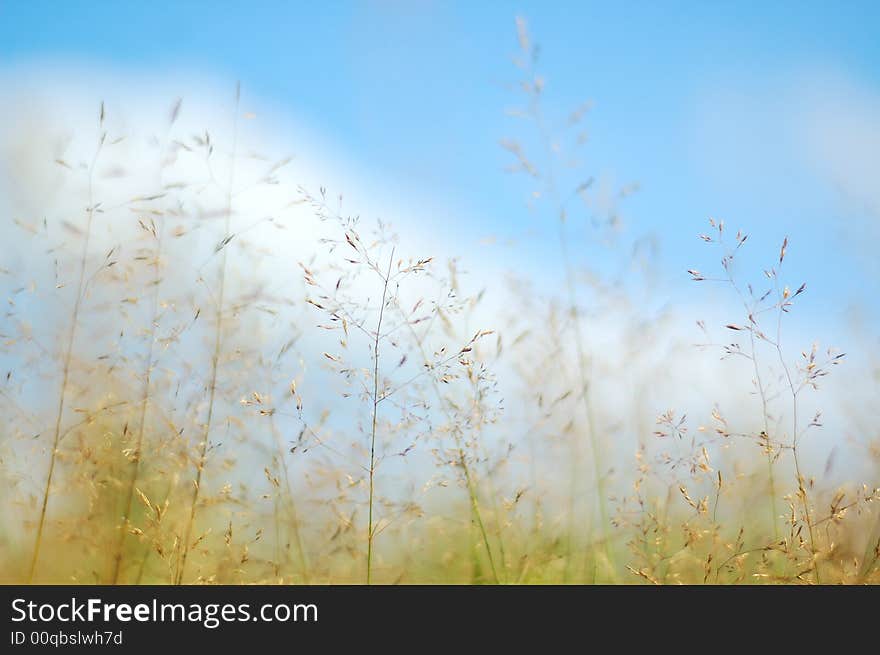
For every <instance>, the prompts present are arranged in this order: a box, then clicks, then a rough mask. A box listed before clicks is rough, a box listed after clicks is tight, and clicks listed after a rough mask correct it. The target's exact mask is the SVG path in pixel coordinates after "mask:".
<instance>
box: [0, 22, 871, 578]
mask: <svg viewBox="0 0 880 655" xmlns="http://www.w3.org/2000/svg"><path fill="white" fill-rule="evenodd" d="M518 29H519V32H518V36H519V46H520V51H519V54H518V56H517V58H516V64H517V70H518V73H519V79H518V80H517V82H516V83H515V85H514V86H515V89H516V92H515V93H516V97H517V102H519V103H521V105H522V106H521V108H519V109H516V110H514V111H513V112H512V113H513V114H515V115H517V116H519V117H520V118H522V119H523V122H522V125H523V129H522V130H521V133H519V134H518V135H517V138H511V139H508V140H505V141H504V142H503V144H502V145H503V147H504V148H505V150H507V151H508V152H509V153H510V154H511V156H512V162H513V163H512V165H511V170H512V171H514V172H518V173H522V174H524V175H525V179H526V180H527V184H528V188H527V189H526V191H527V193H528V197H529V201H530V203H531V205H532V208H533V210H534V212H535V214H536V215H537V216H538V217H539V218H540V219H541V220H542V221H543V225H545V226H546V228H547V230H548V232H555V233H556V237H558V248H559V250H558V254H559V257H558V259H559V266H558V269H559V270H558V272H556V273H554V275H555V276H556V279H557V280H558V285H556V286H557V287H558V288H551V289H546V288H538V289H536V288H535V287H534V285H533V284H532V281H530V280H528V279H516V278H515V279H513V281H512V284H511V289H510V290H507V291H505V290H503V289H498V288H480V286H479V285H476V288H474V284H473V281H472V280H470V279H469V278H468V276H467V272H466V271H465V270H463V268H462V265H461V263H460V262H458V261H457V260H451V261H449V262H438V261H435V260H434V259H433V258H432V257H431V254H432V253H412V252H411V249H410V248H409V247H408V245H407V243H405V242H401V240H400V239H399V238H398V237H397V236H396V235H395V233H394V231H393V230H392V229H391V227H390V226H388V225H386V224H384V223H382V222H381V221H362V220H361V219H360V218H359V217H358V216H357V215H356V214H355V213H349V212H348V210H347V209H345V204H344V203H343V199H342V197H341V196H336V197H333V196H332V195H331V194H329V193H328V191H327V190H326V189H324V188H321V189H319V190H310V189H306V188H302V187H298V186H297V183H296V181H295V180H293V181H287V180H284V179H282V178H283V176H284V170H285V165H286V164H287V162H288V161H289V160H281V161H276V162H273V161H264V160H262V159H260V158H259V157H258V156H255V155H253V154H247V153H246V152H244V150H243V149H242V148H241V147H240V144H239V142H238V135H239V129H240V126H239V125H238V123H239V119H240V118H241V117H242V115H243V114H242V111H243V108H242V106H243V105H246V104H247V103H246V99H245V101H244V102H243V101H242V98H241V94H240V92H239V91H238V90H236V93H235V98H234V102H233V110H232V113H231V116H230V121H231V122H232V123H233V124H234V127H233V128H232V132H231V133H232V135H233V137H232V139H231V140H230V142H229V143H217V142H215V139H214V138H213V136H212V135H211V134H209V133H208V132H205V133H203V134H198V135H195V136H193V135H186V134H183V133H180V132H179V130H178V127H177V119H178V116H179V114H180V112H181V107H182V105H181V101H176V102H174V103H172V104H171V108H170V110H169V115H168V118H167V121H166V126H165V129H166V132H165V134H164V135H162V136H161V138H157V139H156V140H155V144H154V148H155V155H156V158H155V161H153V162H130V163H131V165H133V166H138V167H140V172H141V173H143V175H142V177H149V178H151V179H153V180H154V182H153V183H151V185H150V186H149V187H148V188H144V189H143V190H141V191H140V192H139V193H138V194H137V195H134V196H131V195H129V194H128V193H127V190H126V191H125V192H124V195H123V192H122V191H120V190H119V189H118V188H116V187H115V186H114V185H115V180H114V178H113V177H112V176H111V177H108V176H102V175H101V172H102V171H103V170H104V169H103V168H102V163H103V162H104V160H105V158H108V159H113V158H114V157H116V156H117V155H116V154H115V153H116V152H117V150H118V148H120V147H121V146H120V144H122V143H124V141H123V140H122V139H121V136H122V135H116V134H113V133H112V130H111V129H110V128H109V127H108V126H107V115H106V112H105V109H104V106H103V104H102V105H101V107H100V111H99V116H98V125H97V134H96V143H97V146H96V148H95V149H94V156H93V158H92V159H91V160H90V161H87V162H84V163H80V162H68V161H66V160H64V159H59V160H58V161H57V162H55V164H54V165H55V166H57V167H58V168H59V169H60V170H62V171H63V172H64V174H65V175H66V176H67V178H68V182H67V184H68V187H66V188H73V189H74V191H72V192H71V193H72V196H71V198H72V199H71V201H70V203H68V210H69V211H70V213H69V214H67V215H65V216H64V217H59V218H58V220H57V221H54V222H52V221H49V220H37V219H35V218H34V217H25V218H21V219H19V218H16V219H15V222H14V223H13V222H12V221H10V225H8V226H6V228H4V229H6V230H7V231H9V232H10V233H13V232H14V233H15V234H16V235H17V237H16V238H19V239H21V240H22V244H23V245H22V248H25V249H26V250H27V251H28V252H31V253H38V254H39V255H40V256H39V257H38V258H37V259H35V261H36V262H37V264H36V265H37V266H38V267H41V269H40V270H39V272H38V274H36V275H35V276H34V279H33V282H32V281H30V280H28V279H25V277H24V273H22V274H21V275H19V273H18V272H17V271H16V270H15V269H14V261H10V262H2V264H3V272H4V275H3V281H2V284H3V286H2V289H3V292H4V294H5V296H6V297H7V299H8V308H7V310H6V312H5V314H4V322H3V327H2V334H3V345H2V350H0V361H2V362H3V363H4V365H5V366H7V367H8V372H5V379H4V381H3V383H2V385H0V406H2V408H3V413H4V417H5V418H6V420H5V421H4V426H3V428H2V432H0V485H2V493H3V497H4V503H3V506H2V514H0V581H2V582H32V583H46V582H70V581H73V582H81V583H95V582H99V583H123V584H138V583H160V584H190V583H215V582H216V583H317V584H323V583H343V582H355V583H367V584H371V583H374V582H376V583H415V582H427V583H491V584H497V583H510V584H517V583H521V584H528V583H596V582H606V583H607V582H613V583H643V582H644V583H652V584H664V583H693V584H701V583H756V582H757V583H760V582H779V583H870V582H878V581H880V513H878V510H877V502H876V501H878V500H880V490H878V489H877V488H875V487H876V484H870V483H869V484H862V483H861V482H860V481H856V480H851V481H849V482H846V483H844V484H840V485H837V484H835V485H834V486H830V485H827V484H824V483H823V482H822V477H823V476H822V475H817V473H815V472H813V471H812V470H811V468H810V467H812V466H814V464H812V463H811V460H810V458H808V457H806V456H805V444H809V443H810V438H811V437H812V435H813V434H814V433H816V432H817V431H819V430H821V429H822V419H821V415H820V414H818V413H816V412H814V411H813V407H814V406H815V398H814V395H815V392H816V391H817V390H818V388H819V383H820V382H821V381H822V380H823V379H824V378H825V376H826V375H828V374H829V373H831V371H832V369H834V368H835V367H837V366H838V364H841V363H842V362H843V361H845V360H844V357H843V355H842V354H841V353H838V352H837V351H835V350H820V349H819V348H818V347H816V346H813V347H810V348H807V349H805V350H804V351H803V352H802V353H799V354H798V348H797V346H796V345H790V344H789V343H787V341H786V332H785V331H784V329H783V328H786V326H787V324H788V321H789V320H790V318H789V317H790V316H792V315H794V313H795V312H794V311H793V310H794V309H795V307H796V303H797V302H798V301H799V300H800V299H801V298H802V297H803V296H802V294H804V293H805V291H806V286H805V285H803V284H802V283H801V282H800V281H796V282H795V283H791V286H788V285H787V284H786V281H785V269H784V263H785V261H786V259H787V257H789V256H790V254H789V252H788V248H789V242H788V239H787V238H786V239H784V240H783V241H782V245H781V247H780V249H779V251H778V252H775V253H773V254H771V255H770V256H769V257H768V258H769V259H770V260H771V264H772V265H771V266H770V267H769V268H767V269H766V270H764V271H759V272H758V275H757V276H754V279H750V278H749V276H748V275H744V274H743V273H742V271H741V270H740V267H738V266H735V263H736V262H738V261H739V260H738V259H737V257H738V256H739V255H740V253H741V252H742V249H743V248H745V247H747V244H746V242H747V236H746V235H744V234H736V235H731V234H730V233H729V230H728V229H727V228H725V225H724V223H723V222H721V221H714V220H713V221H712V222H711V225H710V228H711V230H710V232H709V233H708V234H705V235H701V238H702V240H703V241H706V242H707V243H708V245H709V246H710V247H715V248H718V249H719V250H720V257H721V260H720V265H719V266H718V270H717V271H715V272H712V273H704V272H700V271H697V270H691V271H689V273H690V275H691V277H692V278H693V280H694V281H695V282H697V283H699V284H701V285H707V284H717V285H720V288H723V289H727V290H728V291H729V299H730V302H729V303H728V304H727V305H726V306H728V307H730V308H732V309H731V311H732V312H735V313H734V314H733V315H732V318H731V319H730V321H729V322H727V323H726V324H722V325H719V326H716V327H717V329H713V327H712V326H708V325H706V324H704V323H702V322H701V323H700V326H701V328H702V330H703V332H704V333H705V335H706V337H705V339H704V341H703V343H701V344H699V348H701V349H702V350H703V351H705V352H704V354H703V355H702V356H703V357H707V358H711V357H713V355H712V353H713V352H714V353H716V354H718V355H720V356H721V358H722V359H728V360H730V363H729V364H730V369H729V371H730V372H729V375H730V376H739V377H740V378H741V379H742V382H743V384H742V385H740V386H737V385H735V384H731V388H732V389H733V392H732V394H733V395H734V396H736V394H737V393H738V392H737V391H736V390H737V389H744V391H743V392H742V393H741V394H740V396H741V397H736V398H735V399H734V400H735V404H734V409H733V410H732V411H730V412H722V410H721V409H720V405H715V404H714V402H713V401H714V400H716V399H712V398H704V399H702V401H701V402H703V405H702V406H698V407H689V408H687V409H688V414H690V415H691V416H695V415H696V416H703V417H705V420H702V421H700V420H694V419H688V418H687V417H686V416H685V415H683V414H680V413H678V412H676V411H673V410H666V409H665V407H666V405H665V402H666V401H665V399H664V395H665V394H667V393H669V391H670V390H669V388H668V387H664V385H665V384H668V383H667V382H664V380H667V379H671V378H668V377H667V378H664V374H665V373H668V371H667V369H668V368H669V366H670V362H673V361H675V360H676V359H677V358H682V357H685V358H688V361H696V359H695V358H694V356H693V352H694V351H695V350H696V349H695V348H694V347H693V346H692V345H691V344H690V343H689V341H690V339H689V337H688V336H687V335H683V334H679V335H677V336H676V338H674V339H672V340H669V339H667V338H666V337H665V336H664V330H665V329H667V327H668V326H669V325H670V322H669V321H670V315H669V311H670V310H668V308H665V307H658V305H657V303H652V302H651V301H650V297H651V296H652V294H653V293H654V292H653V289H652V287H651V286H650V278H651V276H652V271H651V270H650V264H651V258H650V256H648V257H644V252H643V251H640V250H638V249H633V250H632V252H634V253H635V255H634V256H630V255H629V254H626V253H625V252H624V250H625V249H624V248H617V247H616V246H615V245H614V243H615V240H616V239H617V238H618V236H619V235H620V234H621V231H622V218H621V210H620V205H621V203H622V202H623V201H624V200H625V198H626V197H627V196H628V195H629V194H630V193H632V192H633V191H634V190H635V187H634V186H629V187H625V188H623V189H620V190H615V191H613V192H608V191H607V190H600V189H599V188H598V187H599V186H600V185H599V184H598V183H597V182H596V181H595V180H594V179H593V178H592V177H590V176H588V175H586V174H585V173H584V172H583V170H582V168H581V167H580V165H579V164H578V163H577V162H578V159H579V155H578V153H579V152H580V150H581V148H583V147H585V144H586V142H587V139H586V137H585V133H584V131H583V127H582V126H583V123H584V121H585V120H586V116H587V113H588V110H589V106H588V105H583V106H581V107H579V108H577V109H576V110H575V111H574V112H572V113H571V114H570V115H569V116H567V117H566V119H565V120H562V121H553V120H551V119H550V118H548V116H547V114H548V112H547V110H546V108H545V105H544V96H545V94H546V90H547V85H546V83H545V81H544V79H543V77H542V76H541V74H540V72H539V60H538V56H537V53H538V50H537V49H536V48H535V47H534V46H533V44H532V42H531V39H530V37H529V35H528V33H527V30H526V26H525V24H524V23H522V22H520V23H518ZM180 162H187V163H188V165H189V166H190V168H189V169H188V170H192V168H191V167H192V165H194V163H195V164H197V165H198V166H200V167H201V168H200V170H202V171H203V173H201V174H199V175H197V176H196V178H195V179H181V177H180V176H179V174H178V168H177V165H178V164H179V163H180ZM279 187H282V188H285V189H290V190H291V193H290V194H289V195H288V197H287V198H286V199H285V200H284V201H283V202H281V203H280V204H279V206H278V207H277V208H276V209H277V211H275V212H274V213H273V214H272V216H271V217H266V216H263V215H252V214H251V213H250V212H249V209H248V207H249V204H248V198H250V197H252V196H250V195H249V194H264V193H268V191H267V190H268V189H270V188H279ZM282 195H283V194H282ZM79 199H82V201H83V204H84V208H83V209H82V210H80V212H79V214H78V215H76V214H75V213H74V211H73V209H70V208H71V207H74V206H76V205H77V204H78V203H79ZM296 212H299V213H296ZM302 212H306V213H307V214H308V216H310V217H311V218H313V219H314V220H315V223H316V225H318V226H319V229H320V231H321V235H322V236H321V237H320V238H317V239H315V240H314V243H311V244H309V247H308V248H307V250H310V251H311V254H310V256H309V257H307V258H303V261H301V262H297V261H286V268H285V269H284V270H286V271H287V273H286V274H285V276H284V277H283V279H276V278H275V277H273V274H269V273H267V272H266V268H265V267H264V266H263V263H264V262H265V261H267V260H268V259H269V258H273V257H274V258H282V259H284V258H286V257H287V254H286V253H284V252H276V251H272V250H271V248H270V249H268V250H267V248H266V246H265V244H267V243H269V244H271V243H272V236H271V235H272V234H275V232H274V231H276V230H277V231H278V234H281V233H282V231H283V232H284V233H289V232H292V233H293V234H294V235H295V238H302V239H308V238H311V237H307V236H302V237H299V236H298V235H300V234H304V233H301V232H300V231H299V228H298V225H297V222H296V220H297V219H296V218H295V217H296V216H301V215H302ZM266 233H269V234H270V236H269V237H268V238H267V237H266ZM257 235H260V238H251V237H255V236H257ZM581 240H583V243H581ZM107 243H112V244H113V245H112V246H111V247H105V244H107ZM599 244H611V245H610V246H607V248H608V251H610V252H612V253H616V255H615V257H616V258H617V259H616V260H617V261H619V262H620V263H621V270H622V271H623V273H622V274H621V275H620V276H615V275H612V274H610V273H608V272H607V271H600V270H594V269H591V268H590V249H591V248H597V247H603V248H605V247H606V246H604V245H603V246H600V245H599ZM749 245H750V244H749ZM606 255H607V252H606ZM7 264H8V265H9V266H10V268H7ZM463 280H464V281H463ZM689 318H690V317H689ZM693 318H694V319H695V318H697V317H693ZM609 325H611V326H612V329H613V331H614V332H615V334H616V339H617V340H616V341H614V343H615V344H616V347H614V348H610V347H609V346H608V339H607V334H608V332H609V327H608V326H609ZM713 333H720V334H722V335H723V336H722V337H720V338H717V339H716V338H713V337H712V336H711V335H712V334H713ZM659 344H667V346H664V348H668V350H663V349H661V346H660V345H659ZM683 353H689V354H683ZM738 362H739V363H741V364H742V365H738V364H737V363H738ZM727 374H728V373H727V372H725V373H724V375H727ZM865 412H866V413H867V415H866V417H865V424H866V425H867V426H868V427H867V428H866V430H868V432H866V433H865V434H864V435H862V437H863V440H862V441H861V444H862V445H861V446H853V447H854V448H855V447H863V448H864V450H863V451H860V452H859V453H858V454H857V455H856V456H857V457H860V458H861V459H862V460H863V461H871V458H873V476H874V477H873V479H874V481H875V482H876V479H877V472H878V471H880V449H878V447H877V445H876V441H872V439H873V438H874V437H875V435H874V434H872V433H870V432H869V430H871V429H872V428H871V427H870V426H871V425H872V424H873V423H874V421H873V419H874V418H876V417H875V416H872V415H870V408H868V409H866V410H865ZM658 414H659V416H658V417H657V419H656V421H653V419H652V420H649V421H646V420H645V419H646V417H648V416H650V417H654V416H657V415H658ZM839 441H841V443H840V444H839V446H840V447H841V448H842V447H846V444H845V443H842V440H839ZM633 452H634V453H635V457H633V456H632V453H633ZM834 452H835V453H837V452H839V450H838V446H837V445H835V450H834ZM836 456H841V455H836ZM831 468H832V467H831V463H830V459H829V463H828V464H827V465H826V469H825V474H827V473H828V471H830V470H831Z"/></svg>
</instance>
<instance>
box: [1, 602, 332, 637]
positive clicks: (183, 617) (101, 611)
mask: <svg viewBox="0 0 880 655" xmlns="http://www.w3.org/2000/svg"><path fill="white" fill-rule="evenodd" d="M12 621H13V622H14V623H20V622H23V621H28V622H30V623H49V622H54V621H58V622H60V623H105V624H106V623H111V622H114V621H116V622H120V623H129V622H131V621H136V622H139V623H166V622H170V623H173V622H180V623H198V624H200V625H202V626H204V627H205V628H207V629H209V630H213V629H214V628H217V627H219V626H220V625H222V624H223V623H234V622H245V621H262V622H265V623H274V622H278V623H286V622H313V623H315V622H317V621H318V607H317V605H314V604H304V603H296V604H288V603H279V604H273V603H267V604H265V605H260V606H259V607H258V608H252V607H251V605H250V604H249V603H242V604H238V605H235V604H232V603H206V604H200V603H160V602H159V601H157V600H155V599H153V601H152V602H150V603H134V604H131V603H105V602H104V601H103V600H101V599H100V598H88V599H86V600H85V601H80V600H78V599H77V598H71V599H70V601H69V602H60V603H36V602H34V601H28V600H27V599H25V598H16V599H15V600H13V601H12Z"/></svg>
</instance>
